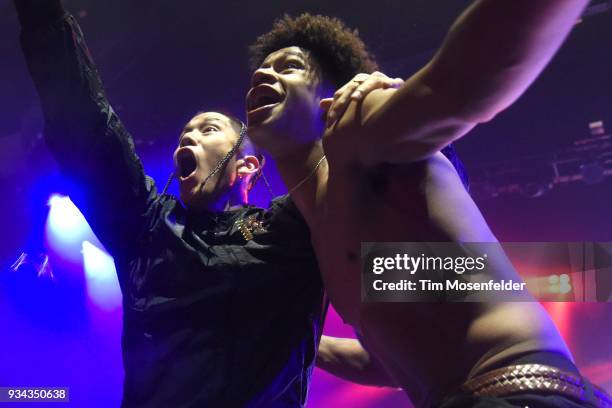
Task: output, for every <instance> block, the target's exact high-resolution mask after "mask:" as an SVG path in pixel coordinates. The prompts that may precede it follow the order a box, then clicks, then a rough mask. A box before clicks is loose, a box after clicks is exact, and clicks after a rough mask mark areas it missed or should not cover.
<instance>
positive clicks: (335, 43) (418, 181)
mask: <svg viewBox="0 0 612 408" xmlns="http://www.w3.org/2000/svg"><path fill="white" fill-rule="evenodd" d="M586 3H587V1H586V0H563V1H557V0H517V1H499V0H480V1H475V2H474V3H473V4H472V5H471V6H470V7H469V8H468V9H467V10H466V11H465V12H464V13H463V14H462V15H461V16H460V17H459V18H458V19H457V20H456V22H455V23H454V24H453V26H452V28H451V30H450V31H449V33H448V35H447V37H446V39H445V41H444V43H443V45H442V46H441V48H440V49H439V51H438V52H437V53H436V54H435V56H434V57H433V58H432V60H431V61H430V62H429V63H428V64H426V65H425V66H424V67H423V68H422V69H421V70H419V71H418V72H417V73H415V74H413V75H412V76H410V77H409V78H408V79H407V80H406V81H405V82H404V83H403V84H401V86H399V89H394V88H396V87H398V85H399V83H400V82H401V81H394V80H389V79H388V78H386V77H384V76H383V75H382V74H380V73H378V72H375V69H376V68H377V67H376V64H375V63H374V62H373V58H372V55H371V54H370V53H369V52H368V51H367V49H366V47H365V46H364V44H363V42H362V41H361V40H360V39H359V37H358V35H357V32H356V31H353V30H350V29H348V28H347V27H346V26H345V25H344V24H343V23H342V22H341V21H339V20H338V19H334V18H329V17H324V16H313V15H309V14H304V15H301V16H299V17H297V18H291V17H288V16H285V17H283V18H281V19H280V20H278V21H277V22H276V23H275V24H274V27H273V28H272V30H271V31H270V32H268V33H266V34H264V35H262V36H260V37H259V38H258V39H257V40H256V42H255V43H254V45H253V46H252V47H251V56H252V63H253V68H254V73H253V75H252V81H251V89H250V90H249V92H248V94H247V98H246V103H247V117H248V126H249V135H250V136H251V138H252V140H253V141H254V143H256V144H257V145H259V147H260V148H263V149H266V150H268V151H269V152H270V154H271V155H272V156H273V157H274V159H275V161H276V163H277V165H278V168H279V171H280V173H281V176H282V178H283V181H284V182H285V184H286V186H287V187H288V189H289V192H290V194H291V196H292V198H293V199H294V201H295V202H296V204H297V206H298V208H299V209H300V211H301V212H302V214H303V216H304V217H305V219H306V220H307V222H308V224H309V226H310V229H311V234H312V241H313V245H314V247H315V250H316V252H317V257H318V260H319V265H320V267H321V273H322V275H323V280H324V282H325V285H326V289H327V291H328V293H329V296H330V300H331V302H332V304H333V305H334V307H335V308H336V310H337V311H338V312H339V314H340V315H341V316H342V318H343V319H344V321H345V322H347V323H348V324H351V325H352V326H353V327H354V328H355V330H356V331H357V332H358V334H359V335H360V339H361V340H362V341H363V344H364V345H365V346H367V349H368V350H369V351H371V352H372V354H373V355H374V356H375V357H376V360H377V361H380V364H381V366H382V367H383V369H382V370H379V374H380V373H381V372H382V374H380V375H378V376H376V377H368V375H369V372H368V373H366V371H365V370H364V367H366V366H377V364H373V363H372V360H371V358H370V356H369V354H368V353H367V352H366V351H365V350H364V349H363V348H362V347H361V345H360V343H359V342H357V341H350V340H341V339H330V338H325V337H324V338H323V341H322V344H321V349H320V356H319V359H318V360H319V365H320V366H321V367H323V368H325V369H328V370H329V371H331V372H334V373H336V374H338V375H340V376H343V377H345V378H348V379H350V380H353V381H358V382H364V383H372V384H386V385H399V386H401V387H402V388H403V389H404V390H405V391H406V392H407V393H408V395H409V397H410V398H411V400H412V401H413V403H414V404H415V406H418V407H421V406H431V405H440V404H442V405H443V406H445V407H454V406H473V405H475V404H481V405H478V406H505V405H504V404H508V402H518V403H519V404H520V405H521V406H525V405H529V406H539V405H538V404H541V403H543V401H550V403H551V404H552V405H550V406H567V407H576V406H583V404H586V402H585V401H586V400H587V399H589V398H591V400H590V401H593V399H592V395H591V396H590V397H589V392H591V391H589V390H592V387H591V386H590V385H589V383H588V381H586V380H584V379H582V378H581V377H580V374H579V372H578V370H577V368H576V367H575V366H574V364H573V362H572V356H571V353H570V352H569V350H568V348H567V346H566V345H565V343H564V341H563V339H562V338H561V336H560V335H559V333H558V331H557V329H556V327H555V325H554V324H553V322H552V320H551V319H550V317H549V316H548V314H547V313H546V312H545V311H544V309H543V308H542V307H541V306H540V305H539V304H538V303H537V302H515V303H503V302H481V303H455V304H449V303H446V304H445V303H442V302H440V301H439V300H440V297H439V294H435V293H434V294H432V295H431V298H426V300H429V302H421V303H380V302H370V303H368V302H362V299H361V295H362V288H361V286H360V282H361V279H360V278H361V274H360V272H361V265H360V260H359V253H360V245H361V243H362V242H401V241H404V242H451V243H453V242H455V243H462V242H489V243H495V242H497V240H496V238H495V235H494V234H493V232H492V231H491V230H490V229H489V227H488V225H487V223H486V221H485V220H484V218H483V217H482V215H481V213H480V211H479V210H478V208H477V206H476V205H475V203H474V201H473V200H472V198H471V197H470V195H469V194H468V192H467V189H466V188H465V185H464V182H465V177H464V175H463V172H462V169H461V167H460V166H458V162H457V160H456V158H455V157H454V155H452V154H451V155H449V154H447V155H445V154H443V153H442V152H441V151H442V150H443V149H444V148H446V147H447V146H449V144H450V143H451V142H453V141H454V140H456V139H458V138H460V137H462V136H464V135H465V134H466V133H468V132H469V131H470V130H471V129H472V128H474V127H475V126H476V125H478V124H480V123H484V122H487V121H489V120H491V119H493V118H494V117H495V116H496V115H497V114H498V113H500V112H501V111H503V110H504V109H506V108H507V107H508V106H510V105H511V104H512V103H513V102H514V101H516V99H517V98H518V97H519V96H520V95H521V94H522V93H523V92H524V91H525V90H526V89H527V88H528V86H529V85H530V84H531V83H532V82H533V81H534V80H535V78H536V77H537V76H538V75H539V73H540V72H541V71H542V70H543V68H544V67H545V66H546V64H547V63H548V62H549V61H550V59H551V58H552V56H553V55H554V54H555V52H556V51H557V49H558V48H559V47H560V45H561V44H562V42H563V40H564V39H565V37H566V36H567V35H568V33H569V31H570V30H571V28H572V26H573V25H574V23H575V21H576V19H577V18H578V17H579V16H580V13H581V11H582V9H583V8H584V6H585V5H586ZM359 72H364V73H371V75H369V76H368V75H365V74H358V73H359ZM351 78H352V80H351V81H350V82H349V83H348V84H347V85H345V86H343V87H342V88H341V89H339V90H338V91H337V92H335V93H333V98H330V97H331V96H332V91H333V90H334V89H336V88H337V87H338V86H340V85H342V84H343V83H344V82H345V81H347V80H349V79H351ZM374 88H390V89H376V90H374ZM325 113H327V117H325ZM504 259H505V258H503V256H502V257H501V258H500V260H499V263H498V264H494V267H495V268H494V271H493V272H492V273H494V274H495V275H494V277H497V278H500V277H506V278H507V277H510V278H513V279H515V280H519V281H520V277H518V275H517V274H516V271H514V269H513V268H512V266H511V265H510V264H509V263H508V262H507V261H504ZM523 295H525V296H528V294H526V293H523ZM529 299H530V298H529ZM517 366H518V369H519V370H522V369H524V370H531V369H533V368H534V367H535V366H538V367H544V369H543V370H544V371H545V372H546V373H556V374H559V375H560V376H561V377H563V378H566V379H569V380H563V381H562V382H563V384H562V388H564V389H563V390H560V387H547V386H542V385H541V384H544V383H546V382H547V381H548V380H550V378H548V377H547V375H548V374H546V373H542V372H539V373H537V374H535V375H536V377H537V382H538V384H540V385H538V386H533V384H532V383H533V382H531V383H530V381H531V380H530V379H529V378H530V377H529V378H528V376H523V375H519V376H518V377H517V386H516V387H514V388H511V389H510V388H505V389H504V388H502V387H493V388H490V389H488V390H484V391H483V390H478V393H477V392H476V391H475V390H476V388H477V384H479V383H482V381H485V379H487V378H488V377H491V379H492V381H493V382H501V380H500V378H503V377H504V376H506V375H507V374H508V373H510V372H511V371H512V369H514V368H516V367H517ZM493 370H495V371H493ZM556 374H555V375H556ZM572 379H578V380H577V381H579V382H580V384H579V387H580V388H581V389H583V390H587V392H586V394H584V395H582V394H580V395H578V394H576V393H573V392H571V391H568V389H569V388H571V387H570V385H571V384H570V383H571V382H572ZM498 380H499V381H498ZM548 382H550V381H548ZM526 383H530V384H531V386H532V388H531V392H525V391H522V390H524V389H525V387H523V386H524V385H525V384H526ZM566 386H567V387H566ZM457 394H461V395H457Z"/></svg>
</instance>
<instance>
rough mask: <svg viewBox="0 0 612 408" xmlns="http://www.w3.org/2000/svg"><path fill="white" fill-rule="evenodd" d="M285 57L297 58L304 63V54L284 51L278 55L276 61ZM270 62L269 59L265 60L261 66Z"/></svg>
mask: <svg viewBox="0 0 612 408" xmlns="http://www.w3.org/2000/svg"><path fill="white" fill-rule="evenodd" d="M287 57H299V58H300V59H302V60H303V61H306V55H305V54H304V52H302V51H284V52H283V53H282V54H280V56H278V57H277V58H276V59H281V58H287ZM269 63H270V60H269V59H265V60H264V61H263V62H262V63H261V65H262V66H263V65H265V64H269Z"/></svg>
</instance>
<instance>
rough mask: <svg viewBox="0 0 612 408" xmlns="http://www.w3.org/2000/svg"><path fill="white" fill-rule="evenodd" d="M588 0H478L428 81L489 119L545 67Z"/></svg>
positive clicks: (475, 118)
mask: <svg viewBox="0 0 612 408" xmlns="http://www.w3.org/2000/svg"><path fill="white" fill-rule="evenodd" d="M587 3H588V0H478V1H476V2H474V3H473V4H472V5H471V6H470V7H469V8H468V9H467V10H466V11H465V12H464V13H463V14H462V15H461V16H460V17H459V18H458V19H457V20H456V21H455V23H454V24H453V26H452V28H451V29H450V31H449V33H448V35H447V37H446V39H445V41H444V43H443V45H442V47H441V48H440V50H439V51H438V53H437V54H436V56H435V57H434V58H433V60H432V62H431V63H430V64H429V66H428V68H427V70H428V73H427V75H426V76H425V77H424V78H423V80H424V82H425V83H426V84H427V85H428V86H430V87H431V88H432V89H433V90H434V92H442V93H444V94H445V95H447V97H448V98H449V99H451V100H453V101H456V102H455V103H456V105H455V108H456V109H457V112H455V114H457V115H459V116H462V117H464V118H465V120H467V121H471V122H484V121H487V120H489V119H491V118H492V117H493V116H495V115H496V114H497V113H499V112H501V111H502V110H504V109H505V108H507V107H508V106H509V105H510V104H512V103H513V102H514V101H515V100H516V99H517V98H518V97H519V96H520V95H521V94H522V93H523V92H524V91H525V90H526V89H527V87H528V86H529V85H530V84H531V83H532V82H533V81H534V80H535V78H536V77H537V76H538V75H539V74H540V73H541V72H542V70H543V69H544V67H545V66H546V64H547V63H548V62H549V61H550V60H551V58H552V57H553V55H554V54H555V52H556V51H557V50H558V49H559V47H560V46H561V44H562V42H563V40H564V39H565V38H566V37H567V35H568V33H569V32H570V30H571V28H572V27H573V26H574V24H575V23H576V21H577V19H578V17H579V16H580V14H581V12H582V10H583V9H584V7H585V6H586V4H587Z"/></svg>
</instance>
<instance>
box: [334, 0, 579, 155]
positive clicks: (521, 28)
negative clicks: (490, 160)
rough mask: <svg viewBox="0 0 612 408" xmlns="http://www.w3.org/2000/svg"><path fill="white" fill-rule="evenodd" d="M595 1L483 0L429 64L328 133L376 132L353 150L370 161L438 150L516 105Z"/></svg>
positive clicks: (453, 30)
mask: <svg viewBox="0 0 612 408" xmlns="http://www.w3.org/2000/svg"><path fill="white" fill-rule="evenodd" d="M587 3H588V1H587V0H478V1H475V2H474V3H473V4H472V5H471V6H470V7H469V8H468V9H467V10H466V11H465V12H464V13H463V14H462V15H461V16H460V17H459V18H458V19H457V20H456V22H455V23H454V24H453V26H452V27H451V29H450V31H449V33H448V35H447V37H446V39H445V41H444V43H443V45H442V47H441V48H440V50H439V51H438V52H437V53H436V54H435V56H434V57H433V59H432V60H431V61H430V62H429V63H428V64H427V65H426V66H425V67H424V68H422V69H421V70H420V71H418V72H417V73H416V74H415V75H413V76H412V77H410V78H409V79H408V80H407V81H406V82H405V83H404V85H403V86H402V87H401V88H400V89H399V90H398V91H393V90H384V91H375V92H372V93H371V94H370V95H369V96H368V97H366V98H365V99H364V101H363V103H362V104H361V105H358V104H357V103H353V104H352V106H351V107H349V109H348V110H347V114H346V115H344V116H343V117H342V119H341V120H340V121H339V122H338V123H337V124H336V125H335V126H332V127H331V128H330V129H328V131H327V132H326V136H332V135H333V134H334V133H336V134H341V133H346V134H347V136H348V134H349V132H343V130H351V131H352V133H354V132H355V126H361V127H362V128H363V129H364V133H365V134H369V135H371V137H367V138H362V139H361V143H359V144H358V146H356V150H354V151H353V153H354V154H355V155H357V157H359V160H361V161H362V162H363V163H364V164H372V165H374V164H378V163H382V162H387V163H404V162H407V161H416V160H420V159H423V158H425V157H428V156H430V155H431V154H433V153H435V152H437V151H439V150H440V149H441V148H443V147H444V146H446V145H447V144H449V143H450V142H452V141H453V140H455V139H457V138H459V137H461V136H463V135H464V134H465V133H467V132H468V131H469V130H470V129H472V128H473V127H474V126H476V125H477V124H478V123H482V122H486V121H488V120H490V119H492V118H493V117H494V116H495V115H497V114H498V113H499V112H501V111H503V110H504V109H506V108H507V107H508V106H510V105H511V104H512V103H513V102H514V101H515V100H516V99H517V98H518V97H519V96H520V95H521V94H522V93H523V92H524V91H525V90H526V89H527V88H528V87H529V85H530V84H531V83H532V82H533V81H534V80H535V78H536V77H537V76H538V75H539V74H540V72H541V71H542V70H543V69H544V67H545V66H546V64H547V63H548V62H549V61H550V60H551V58H552V57H553V55H554V54H555V52H556V51H557V50H558V48H559V47H560V45H561V44H562V42H563V40H564V39H565V37H566V36H567V35H568V33H569V32H570V30H571V28H572V26H573V25H574V24H575V22H576V20H577V18H578V17H579V16H580V13H581V11H582V10H583V8H584V7H585V5H586V4H587ZM330 139H331V138H330ZM353 142H354V139H353ZM326 143H327V144H330V143H331V144H332V146H333V142H332V141H330V140H328V141H326ZM327 150H328V148H327V147H326V151H327ZM332 150H333V149H332Z"/></svg>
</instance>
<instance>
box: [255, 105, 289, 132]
mask: <svg viewBox="0 0 612 408" xmlns="http://www.w3.org/2000/svg"><path fill="white" fill-rule="evenodd" d="M280 110H282V103H281V102H278V103H275V104H272V105H268V106H262V107H260V108H257V109H254V110H251V111H248V112H247V124H248V127H249V129H258V128H265V127H268V126H271V125H272V124H273V123H274V121H275V119H276V118H277V116H278V113H279V111H280Z"/></svg>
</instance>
